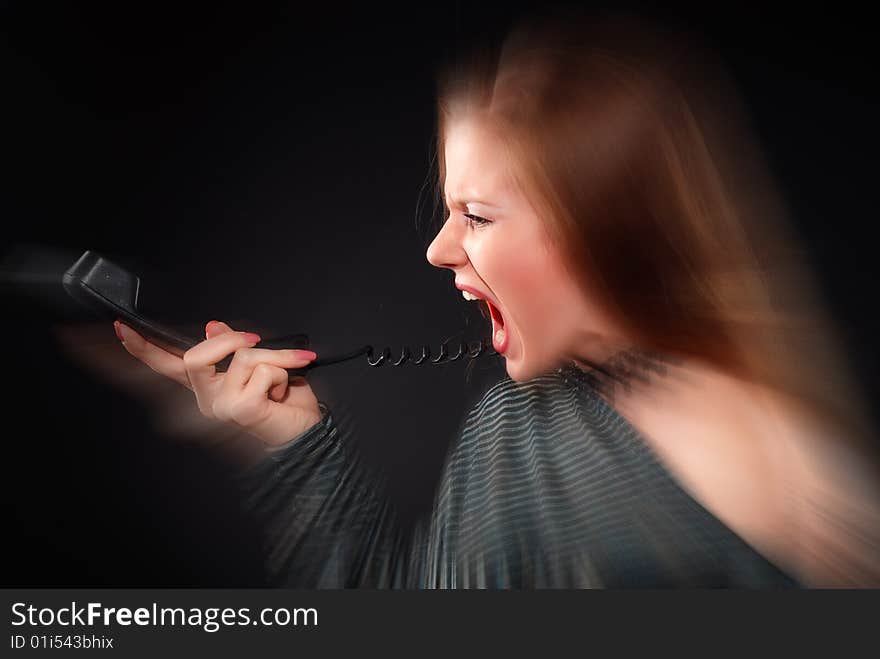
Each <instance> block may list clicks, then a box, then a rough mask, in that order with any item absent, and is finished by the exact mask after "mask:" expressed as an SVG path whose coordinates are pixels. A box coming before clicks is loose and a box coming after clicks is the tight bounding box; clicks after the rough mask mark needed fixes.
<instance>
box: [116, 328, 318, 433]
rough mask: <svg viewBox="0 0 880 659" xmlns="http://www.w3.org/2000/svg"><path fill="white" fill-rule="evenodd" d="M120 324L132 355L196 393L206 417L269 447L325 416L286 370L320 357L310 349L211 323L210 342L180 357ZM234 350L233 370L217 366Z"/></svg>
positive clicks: (304, 384) (303, 383) (207, 332)
mask: <svg viewBox="0 0 880 659" xmlns="http://www.w3.org/2000/svg"><path fill="white" fill-rule="evenodd" d="M114 327H115V329H116V335H117V336H118V337H119V339H120V340H121V341H122V345H123V346H124V347H125V349H126V350H127V351H128V352H129V353H131V354H132V355H133V356H135V357H137V358H138V359H139V360H141V361H142V362H144V363H145V364H146V365H147V366H149V367H150V368H151V369H153V370H154V371H156V372H157V373H160V374H161V375H164V376H166V377H168V378H171V379H172V380H175V381H177V382H179V383H180V384H182V385H183V386H185V387H187V388H188V389H190V390H191V391H192V392H193V393H195V395H196V402H197V403H198V406H199V410H200V411H201V413H202V414H203V415H204V416H206V417H208V418H214V419H218V420H220V421H223V422H226V423H230V424H234V425H236V426H239V427H241V428H243V429H244V430H246V431H247V432H249V433H250V434H252V435H255V436H256V437H259V438H260V439H261V440H262V441H263V443H264V444H266V445H267V446H277V445H280V444H283V443H285V442H287V441H289V440H291V439H293V438H294V437H296V436H297V435H299V434H301V433H302V432H304V431H305V430H307V429H308V428H310V427H312V426H313V425H314V424H316V423H318V422H319V421H320V420H321V411H320V409H319V407H318V401H317V399H316V398H315V395H314V393H313V392H312V388H311V387H310V386H309V384H308V382H306V380H305V378H295V379H294V380H291V381H288V380H289V375H288V373H287V371H286V370H285V369H287V368H301V367H303V366H305V365H306V364H308V363H309V362H311V361H312V360H314V359H315V358H316V355H315V353H314V352H311V351H310V350H266V349H263V348H254V347H253V346H254V345H255V344H256V343H258V342H259V341H260V337H259V336H257V335H256V334H251V333H249V332H236V331H233V329H232V328H231V327H229V326H228V325H226V324H225V323H221V322H217V321H211V322H210V323H208V324H207V326H206V327H205V336H206V337H207V338H206V340H205V341H202V342H201V343H199V344H198V345H196V346H194V347H193V348H191V349H190V350H188V351H187V352H186V353H185V354H184V355H183V357H178V356H177V355H173V354H171V353H170V352H168V351H166V350H163V349H162V348H160V347H158V346H156V345H154V344H152V343H150V342H149V341H147V340H146V339H145V338H144V337H142V336H141V335H140V334H138V333H137V332H135V331H134V330H133V329H131V328H130V327H128V326H127V325H124V324H122V323H121V322H119V321H116V322H115V323H114ZM233 353H234V357H233V358H232V362H231V364H230V365H229V370H228V371H226V373H219V372H217V370H216V369H215V367H214V365H215V364H217V363H218V362H220V361H222V360H223V359H224V358H225V357H227V356H228V355H230V354H233Z"/></svg>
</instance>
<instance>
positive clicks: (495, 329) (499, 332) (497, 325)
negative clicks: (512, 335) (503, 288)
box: [480, 300, 507, 354]
mask: <svg viewBox="0 0 880 659" xmlns="http://www.w3.org/2000/svg"><path fill="white" fill-rule="evenodd" d="M480 302H481V305H480V306H481V307H482V311H483V315H484V316H487V317H488V318H489V319H490V320H491V321H492V347H493V348H495V352H497V353H499V354H503V353H504V351H505V350H506V349H507V329H506V328H505V327H504V316H503V315H502V313H501V311H500V310H499V309H498V307H496V306H495V305H494V304H492V303H491V302H489V300H481V301H480Z"/></svg>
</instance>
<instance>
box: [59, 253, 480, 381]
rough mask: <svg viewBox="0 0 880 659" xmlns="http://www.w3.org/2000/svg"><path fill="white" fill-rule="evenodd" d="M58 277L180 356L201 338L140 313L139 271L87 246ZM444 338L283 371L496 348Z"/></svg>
mask: <svg viewBox="0 0 880 659" xmlns="http://www.w3.org/2000/svg"><path fill="white" fill-rule="evenodd" d="M62 281H63V284H64V288H65V290H67V292H68V293H69V294H70V295H71V297H73V298H74V299H76V300H78V301H79V302H81V303H83V304H85V305H86V306H88V307H91V308H92V309H94V310H95V311H97V312H99V313H100V314H102V315H104V316H106V317H107V318H109V319H111V320H115V319H119V320H121V321H123V322H124V323H125V324H126V325H129V326H130V327H131V328H132V329H135V330H137V331H138V332H139V333H140V334H141V335H142V336H144V337H145V338H146V339H149V340H150V341H151V342H152V343H155V344H156V345H158V346H160V347H161V348H164V349H165V350H167V351H168V352H171V353H173V354H175V355H178V356H182V355H183V353H185V352H186V351H187V350H189V349H190V348H192V347H193V346H195V345H196V344H197V343H200V342H201V341H202V339H200V338H198V339H197V338H193V337H190V336H184V335H182V334H179V333H178V332H175V331H174V330H173V329H170V328H169V327H167V326H166V325H164V324H162V323H160V322H157V321H155V320H152V319H150V318H147V317H146V316H144V315H143V313H141V312H140V311H139V310H138V293H139V292H140V277H138V276H137V275H135V274H132V273H131V272H129V271H128V270H126V269H125V268H123V267H121V266H119V265H117V264H115V263H113V262H112V261H110V260H108V259H106V258H104V257H103V256H101V255H100V254H97V253H95V252H93V251H87V252H85V253H84V254H83V255H82V256H81V257H80V258H79V259H78V260H77V261H76V263H74V264H73V265H72V266H71V267H70V268H69V269H68V270H67V272H65V273H64V277H63V278H62ZM448 343H449V342H448V341H447V342H444V343H443V344H442V345H441V346H440V354H439V355H437V357H434V358H432V357H431V351H430V349H429V348H428V346H425V345H423V346H421V349H422V350H421V355H420V356H418V357H415V358H414V357H413V355H412V353H411V352H410V350H409V348H404V349H403V351H402V352H401V355H400V357H399V358H398V359H396V360H392V358H391V350H390V348H385V349H384V350H382V352H381V353H380V354H379V355H378V357H376V356H374V351H373V347H372V346H369V345H366V346H363V347H362V348H358V349H357V350H353V351H350V352H347V353H343V354H340V355H335V356H332V357H324V358H321V357H319V358H318V359H316V360H315V361H313V362H311V363H310V364H308V365H307V366H305V367H303V368H289V369H287V372H288V373H290V375H291V377H295V376H299V375H305V374H306V373H307V372H308V371H309V370H311V369H313V368H316V367H318V366H326V365H328V364H335V363H338V362H343V361H348V360H350V359H354V358H355V357H359V356H361V355H366V357H367V363H368V364H369V365H370V366H382V365H383V364H390V365H391V366H402V365H403V364H406V363H412V364H414V365H416V366H418V365H419V364H422V363H425V362H430V363H432V364H444V363H447V362H452V361H456V360H458V359H461V358H462V357H464V356H468V357H471V358H474V357H479V356H480V355H495V354H497V353H496V352H495V350H494V349H493V348H492V347H491V345H486V344H485V343H483V342H482V341H477V342H473V343H470V344H468V343H465V342H464V341H460V342H459V346H458V352H457V353H456V354H454V355H450V354H449V352H448V349H447V344H448ZM256 347H259V348H269V349H274V350H279V349H283V348H295V349H302V350H307V349H308V347H309V337H308V336H307V335H306V334H291V335H290V336H284V337H279V338H276V339H268V340H264V341H260V343H258V344H257V345H256ZM231 360H232V356H231V355H230V356H229V357H227V358H226V359H224V360H223V361H221V362H219V363H218V364H217V365H216V368H217V370H218V371H225V370H226V369H227V368H228V367H229V363H230V361H231Z"/></svg>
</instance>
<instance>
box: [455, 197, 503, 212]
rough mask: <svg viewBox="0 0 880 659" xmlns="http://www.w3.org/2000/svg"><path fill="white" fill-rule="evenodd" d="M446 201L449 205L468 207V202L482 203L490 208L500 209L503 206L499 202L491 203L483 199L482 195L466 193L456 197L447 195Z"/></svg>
mask: <svg viewBox="0 0 880 659" xmlns="http://www.w3.org/2000/svg"><path fill="white" fill-rule="evenodd" d="M444 201H445V203H446V206H447V207H450V206H461V207H464V208H466V207H467V205H468V204H480V205H481V206H486V207H488V208H494V209H500V208H501V207H500V206H498V205H497V204H493V203H490V202H488V201H486V200H485V199H483V198H482V197H479V196H476V195H466V196H461V197H456V196H455V195H447V196H446V198H445V200H444Z"/></svg>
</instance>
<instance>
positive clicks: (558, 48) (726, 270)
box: [437, 9, 862, 423]
mask: <svg viewBox="0 0 880 659" xmlns="http://www.w3.org/2000/svg"><path fill="white" fill-rule="evenodd" d="M696 44H697V40H696V39H694V38H693V37H692V35H686V34H684V33H682V32H680V31H678V32H675V33H673V32H671V31H668V30H667V29H665V28H664V29H660V28H658V27H657V26H655V25H647V24H645V23H644V22H636V21H633V20H629V19H628V20H620V19H602V20H597V19H596V18H595V17H592V16H588V15H584V14H582V13H580V12H572V10H570V9H565V10H561V13H560V12H559V11H557V12H555V13H553V12H551V13H549V14H545V15H543V16H542V17H531V18H530V19H528V20H527V21H525V22H523V23H521V24H520V25H518V26H517V27H516V28H515V29H514V30H512V31H511V33H510V34H509V35H508V37H507V38H506V39H505V40H504V42H503V44H502V47H501V48H495V49H489V50H484V51H477V50H472V51H470V52H469V53H468V55H469V57H468V58H467V59H459V60H457V61H456V63H455V65H454V66H451V67H449V68H448V69H447V70H446V71H444V72H443V74H442V75H441V76H440V80H439V88H438V106H437V109H438V126H437V128H438V132H437V154H438V169H439V172H438V173H439V181H438V182H439V186H440V189H439V192H440V193H441V195H440V198H441V199H442V185H443V182H444V180H445V162H444V159H443V153H444V142H445V136H446V133H447V130H448V128H449V126H450V125H451V124H452V123H454V122H457V121H459V120H462V119H464V118H467V119H469V120H478V121H481V122H482V123H483V125H485V126H487V127H489V128H490V129H491V130H493V131H494V132H495V133H496V134H497V135H498V136H499V137H500V138H501V139H502V140H503V142H504V144H506V147H507V154H506V156H507V158H508V159H509V162H510V164H511V165H512V171H513V172H514V175H515V177H516V179H517V183H518V184H519V185H520V187H521V189H522V190H523V191H524V192H525V193H526V194H527V196H528V198H529V199H530V201H531V202H532V203H533V204H534V206H535V208H536V210H537V211H538V213H539V215H540V216H541V217H542V218H543V219H544V220H545V222H546V228H547V231H548V232H549V235H550V236H551V238H552V239H553V240H554V241H555V242H556V244H557V245H558V246H560V247H561V249H562V252H563V253H564V255H565V258H566V266H567V267H568V268H569V270H570V272H571V273H572V276H573V277H574V278H575V279H576V280H577V281H578V282H580V284H581V286H582V287H583V288H584V290H585V291H586V292H587V293H588V294H589V295H591V296H592V297H593V298H594V299H596V300H597V301H598V302H599V303H600V304H601V305H602V306H603V308H605V309H607V310H608V311H609V313H610V314H612V316H613V318H614V319H615V320H616V321H617V322H618V323H619V325H620V326H621V327H623V328H625V329H626V331H627V334H628V335H629V336H632V337H635V341H636V343H637V345H638V346H639V347H640V348H642V349H645V350H649V351H657V352H660V353H664V354H670V355H678V356H685V357H693V358H698V359H700V360H704V361H706V362H709V363H711V364H714V365H716V366H717V367H719V368H721V369H724V370H725V371H727V372H730V373H733V374H735V375H737V376H739V377H742V378H747V379H749V380H752V381H757V382H761V383H763V384H768V385H771V386H773V387H776V388H779V389H782V390H784V391H786V392H788V393H792V394H796V395H799V396H801V397H802V399H804V400H805V401H806V402H808V404H809V405H810V406H812V407H813V409H818V408H816V406H821V408H822V410H823V411H827V412H833V413H834V415H835V416H836V417H838V418H843V419H845V420H846V421H847V422H848V423H860V422H861V421H859V420H858V419H860V418H861V417H860V415H858V414H855V412H856V410H859V409H862V408H861V406H860V405H861V404H860V402H859V401H858V400H857V398H858V394H857V390H856V388H855V387H854V386H853V384H852V381H851V379H850V375H849V373H848V370H847V368H846V366H845V361H844V359H843V353H842V351H841V350H840V349H839V346H837V343H836V339H835V336H834V329H833V325H832V324H831V323H830V322H829V321H828V318H827V316H826V315H825V314H824V312H823V311H822V307H821V305H820V304H818V302H817V297H816V295H815V292H816V290H817V288H816V286H815V283H814V281H813V280H812V278H811V276H810V270H809V268H808V267H807V259H806V255H805V252H804V250H803V248H802V247H801V246H800V243H799V242H798V240H797V238H796V235H795V233H794V231H792V229H791V227H790V225H789V223H788V221H787V220H786V212H785V208H784V205H783V204H782V202H781V200H780V198H779V196H778V195H777V193H776V191H775V188H774V186H773V184H772V182H771V176H770V174H769V171H768V169H767V167H766V166H765V165H764V163H763V160H762V158H761V155H760V152H759V149H758V148H757V147H756V141H755V140H754V139H753V138H752V137H751V131H750V129H749V127H748V125H747V121H746V120H745V112H743V111H742V108H741V106H740V105H739V101H738V97H737V94H736V93H735V91H734V88H733V85H732V84H731V83H730V82H729V79H728V78H727V77H726V76H725V75H724V69H723V67H722V66H721V64H720V63H719V62H718V61H716V60H715V59H714V58H713V57H712V56H711V53H710V51H709V50H708V49H706V48H702V47H698V46H697V45H696ZM511 258H516V257H515V255H511Z"/></svg>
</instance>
